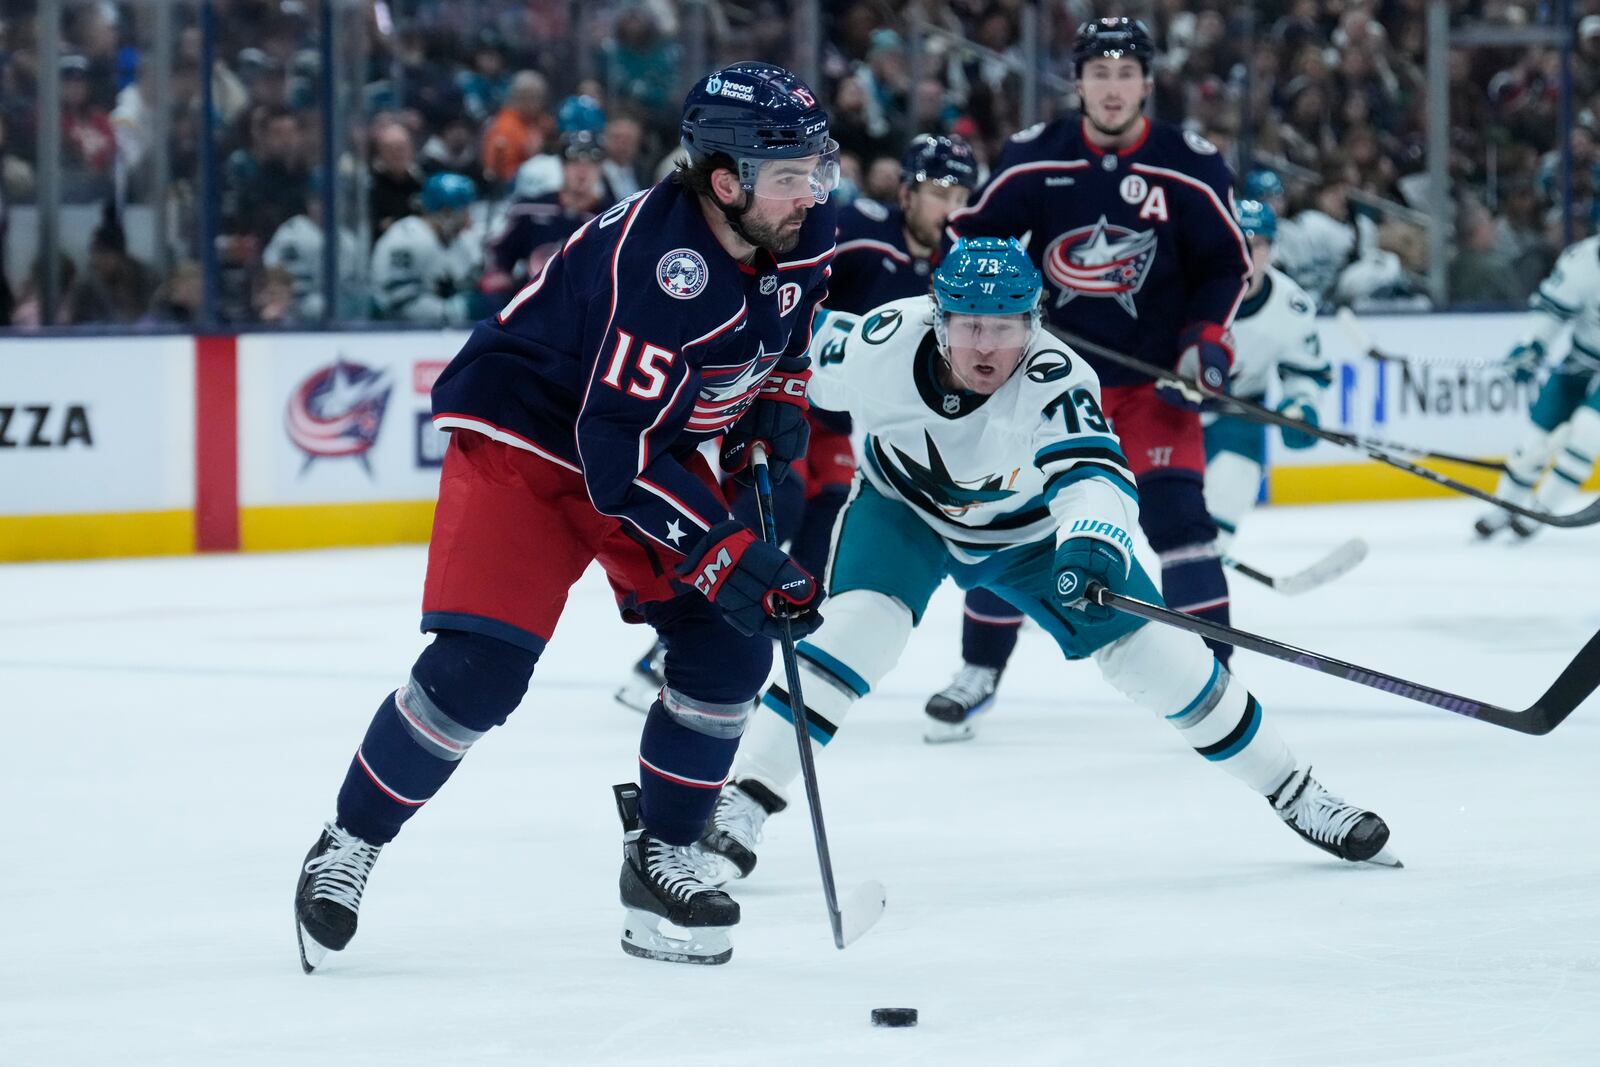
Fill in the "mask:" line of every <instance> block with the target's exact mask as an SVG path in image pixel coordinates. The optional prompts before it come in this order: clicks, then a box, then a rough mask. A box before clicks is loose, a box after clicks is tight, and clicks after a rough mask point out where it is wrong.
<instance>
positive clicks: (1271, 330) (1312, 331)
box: [1201, 200, 1333, 553]
mask: <svg viewBox="0 0 1600 1067" xmlns="http://www.w3.org/2000/svg"><path fill="white" fill-rule="evenodd" d="M1237 213H1238V217H1239V228H1240V229H1241V230H1243V231H1244V235H1245V238H1246V239H1247V240H1248V241H1249V242H1250V258H1251V273H1250V284H1249V287H1248V288H1246V289H1245V293H1244V299H1243V300H1242V301H1241V302H1240V304H1239V310H1238V312H1237V313H1236V314H1235V315H1234V319H1233V342H1234V360H1233V372H1232V383H1231V384H1230V386H1229V388H1228V392H1229V393H1230V394H1232V395H1233V396H1237V397H1242V398H1244V399H1246V400H1250V401H1253V402H1254V403H1257V404H1263V403H1265V402H1266V398H1267V387H1268V385H1269V384H1270V383H1271V381H1272V377H1273V375H1276V376H1277V378H1278V381H1279V383H1280V384H1281V388H1282V392H1283V396H1282V399H1281V400H1279V401H1278V404H1277V409H1278V411H1280V412H1282V413H1283V414H1285V415H1288V416H1291V417H1292V418H1296V419H1300V420H1302V421H1303V422H1308V423H1310V424H1311V425H1313V426H1315V425H1317V399H1318V397H1320V396H1321V395H1322V394H1323V393H1325V392H1327V390H1328V386H1329V384H1330V383H1331V382H1332V380H1333V379H1332V374H1331V372H1330V370H1329V368H1328V359H1327V357H1326V356H1324V355H1323V354H1322V343H1321V341H1320V340H1319V338H1318V336H1317V308H1316V304H1315V303H1313V302H1312V300H1311V297H1310V296H1308V295H1307V294H1306V291H1305V290H1304V289H1302V288H1300V286H1298V285H1296V284H1295V283H1294V281H1293V280H1292V279H1291V278H1290V277H1289V276H1288V275H1286V274H1284V273H1283V272H1282V271H1280V270H1278V269H1277V268H1276V267H1272V266H1269V265H1268V264H1270V263H1271V262H1272V253H1273V242H1274V239H1275V238H1276V236H1277V232H1278V218H1277V215H1276V214H1275V213H1274V212H1273V210H1272V208H1271V207H1269V206H1267V205H1266V204H1265V203H1262V202H1261V201H1259V200H1241V201H1239V205H1238V208H1237ZM1201 419H1202V421H1203V422H1204V423H1205V427H1206V490H1205V491H1206V508H1207V510H1209V511H1210V512H1211V517H1212V519H1214V520H1215V521H1216V524H1217V547H1218V548H1220V549H1221V550H1222V551H1223V552H1224V553H1226V552H1227V551H1228V549H1229V547H1230V546H1231V545H1232V543H1233V537H1234V533H1235V532H1236V531H1237V530H1238V528H1239V521H1240V520H1241V519H1242V518H1244V516H1245V514H1246V513H1248V512H1249V510H1250V509H1251V508H1252V507H1254V506H1255V502H1256V497H1257V496H1258V495H1259V494H1260V492H1261V476H1262V473H1263V472H1264V471H1265V470H1266V463H1267V428H1266V427H1265V426H1263V425H1262V424H1261V423H1259V422H1252V421H1250V420H1248V419H1242V418H1239V417H1237V416H1229V415H1215V414H1206V415H1203V416H1201ZM1281 429H1282V434H1283V445H1284V447H1285V448H1296V449H1298V448H1310V447H1311V446H1312V445H1314V444H1316V443H1317V439H1316V438H1315V437H1312V436H1311V435H1310V434H1308V433H1303V432H1301V431H1299V430H1293V429H1290V428H1289V427H1287V426H1285V427H1282V428H1281Z"/></svg>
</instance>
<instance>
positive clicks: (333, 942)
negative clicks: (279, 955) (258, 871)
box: [294, 822, 383, 974]
mask: <svg viewBox="0 0 1600 1067" xmlns="http://www.w3.org/2000/svg"><path fill="white" fill-rule="evenodd" d="M382 848H383V846H382V845H372V844H368V843H367V842H365V841H363V840H362V839H361V838H359V837H357V836H355V835H354V834H351V833H347V832H346V831H345V829H344V828H343V827H341V826H340V825H339V824H338V823H336V822H330V823H328V824H326V825H325V826H324V827H323V828H322V836H321V837H319V838H317V843H316V844H314V845H312V846H311V851H310V852H307V853H306V859H305V863H304V864H303V865H302V866H301V868H300V882H299V884H298V885H296V886H295V890H294V919H295V935H296V936H297V937H298V938H299V940H300V967H301V969H302V970H304V971H305V972H306V973H307V974H310V973H311V972H312V971H314V970H316V969H317V967H318V966H320V965H321V963H322V961H323V958H324V957H326V956H327V954H328V953H330V952H339V951H341V950H342V949H343V948H344V947H345V946H346V945H348V944H349V943H350V939H351V938H352V937H354V936H356V917H357V915H358V913H359V912H360V911H361V894H362V891H363V890H365V889H366V888H367V875H368V874H370V873H371V871H372V865H373V864H374V863H376V862H378V852H379V851H380V850H381V849H382Z"/></svg>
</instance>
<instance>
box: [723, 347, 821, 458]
mask: <svg viewBox="0 0 1600 1067" xmlns="http://www.w3.org/2000/svg"><path fill="white" fill-rule="evenodd" d="M786 363H787V364H792V365H794V366H796V367H798V368H799V369H797V370H786V369H784V364H786ZM810 379H811V370H810V368H809V367H808V366H807V365H806V361H805V360H804V359H792V358H791V359H785V360H779V361H778V366H777V367H775V368H773V371H772V373H771V374H768V375H767V378H766V381H764V382H762V383H761V394H760V395H759V396H757V397H756V402H755V403H754V404H751V405H750V410H749V411H746V412H745V413H744V414H743V415H741V416H740V417H739V421H738V422H736V423H734V424H733V426H732V427H730V428H729V430H728V432H727V433H726V434H725V435H724V436H723V438H722V453H721V461H722V469H723V470H725V471H727V472H728V473H729V474H731V475H733V476H734V477H735V479H736V480H738V481H739V482H740V484H742V485H750V484H751V483H752V482H753V481H754V480H755V478H754V475H753V474H752V473H751V471H750V451H751V448H752V446H754V445H755V443H756V442H758V441H759V442H761V443H762V444H764V445H766V447H767V470H768V472H769V473H770V474H771V476H772V484H773V485H777V484H778V483H779V482H781V481H783V479H784V477H785V476H786V475H787V474H788V473H789V464H791V463H793V462H794V461H795V460H797V459H799V458H800V457H801V456H804V455H805V454H806V444H807V442H809V441H810V440H811V427H810V425H809V424H808V423H807V422H806V408H807V404H806V383H807V382H808V381H810Z"/></svg>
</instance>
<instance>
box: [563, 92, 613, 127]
mask: <svg viewBox="0 0 1600 1067" xmlns="http://www.w3.org/2000/svg"><path fill="white" fill-rule="evenodd" d="M556 125H557V126H558V127H560V129H561V132H562V133H573V132H575V131H577V130H589V131H591V132H593V131H597V130H602V129H604V128H605V125H606V109H605V108H603V107H601V106H600V101H598V100H596V99H595V98H594V97H592V96H589V95H587V94H584V95H581V96H569V97H567V98H566V99H565V100H563V101H561V107H560V109H559V110H557V111H556Z"/></svg>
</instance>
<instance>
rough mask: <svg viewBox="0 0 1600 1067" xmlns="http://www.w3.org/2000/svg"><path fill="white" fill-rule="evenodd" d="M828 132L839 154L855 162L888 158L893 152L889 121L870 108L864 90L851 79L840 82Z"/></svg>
mask: <svg viewBox="0 0 1600 1067" xmlns="http://www.w3.org/2000/svg"><path fill="white" fill-rule="evenodd" d="M828 132H829V133H831V134H833V139H834V140H836V141H838V142H839V148H840V149H841V150H842V151H845V152H849V153H850V154H852V155H854V156H855V157H856V158H857V159H858V160H860V159H874V158H876V157H878V156H885V155H889V154H890V153H891V152H892V151H893V149H894V143H893V138H892V137H891V136H890V130H889V123H888V121H887V120H886V119H884V117H883V115H882V114H881V113H879V112H878V111H877V110H876V109H873V108H871V107H869V105H868V101H867V90H866V87H865V86H863V85H862V84H861V80H860V79H859V78H856V77H854V76H850V77H846V78H842V79H840V81H839V87H838V91H837V94H836V95H835V96H834V101H833V111H832V114H831V115H830V117H829V121H828Z"/></svg>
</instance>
